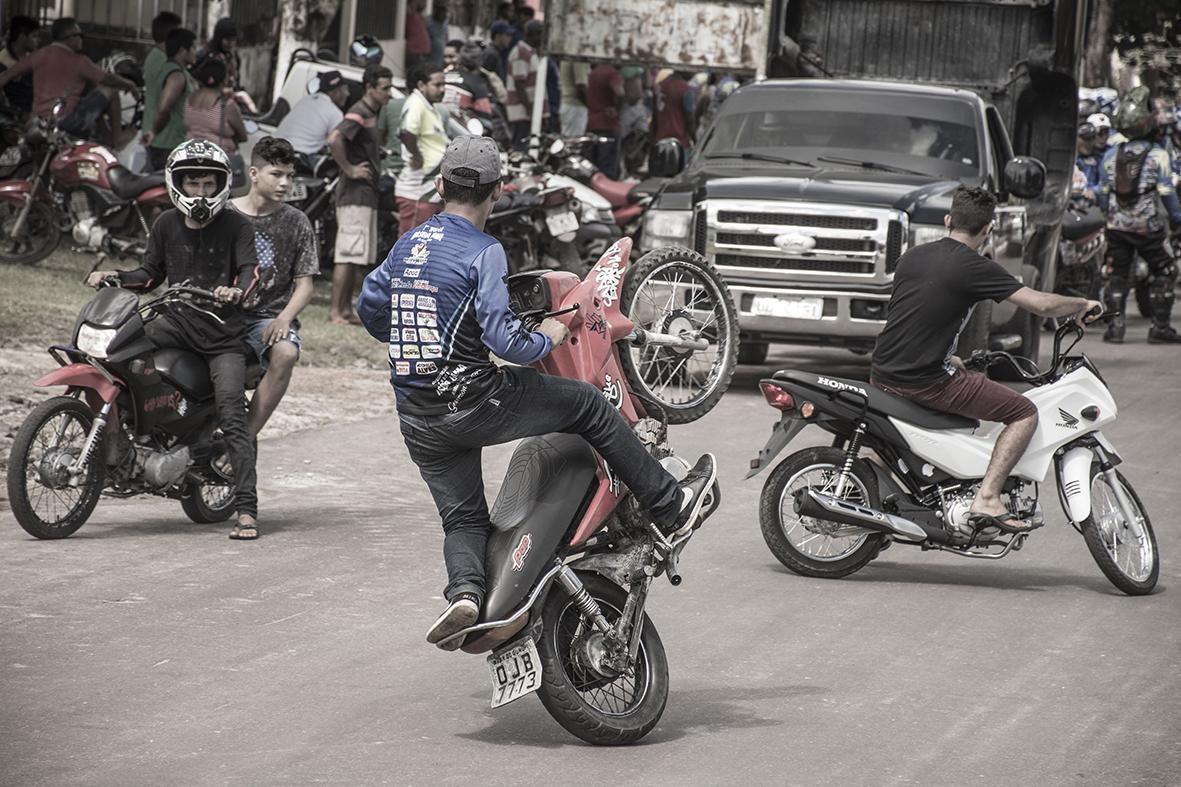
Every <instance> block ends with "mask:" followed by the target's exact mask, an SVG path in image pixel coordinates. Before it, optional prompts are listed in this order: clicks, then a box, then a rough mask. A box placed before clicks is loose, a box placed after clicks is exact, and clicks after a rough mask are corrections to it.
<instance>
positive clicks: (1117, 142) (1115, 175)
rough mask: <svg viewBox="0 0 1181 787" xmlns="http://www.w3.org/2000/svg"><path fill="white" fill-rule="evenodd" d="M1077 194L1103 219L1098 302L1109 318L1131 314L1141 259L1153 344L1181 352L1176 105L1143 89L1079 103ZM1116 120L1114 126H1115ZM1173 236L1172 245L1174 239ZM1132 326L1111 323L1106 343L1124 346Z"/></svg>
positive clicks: (1180, 139) (1180, 158)
mask: <svg viewBox="0 0 1181 787" xmlns="http://www.w3.org/2000/svg"><path fill="white" fill-rule="evenodd" d="M1079 114H1080V119H1081V120H1082V122H1081V123H1080V124H1079V128H1078V158H1077V159H1076V172H1075V184H1074V189H1073V191H1074V194H1075V198H1076V200H1077V201H1078V202H1079V203H1081V206H1082V207H1084V208H1085V207H1096V208H1098V209H1099V210H1100V211H1102V213H1103V215H1104V219H1105V223H1106V241H1107V254H1106V258H1105V259H1104V262H1103V267H1102V269H1101V271H1100V284H1101V289H1100V297H1101V298H1102V300H1103V302H1104V306H1105V307H1106V309H1107V310H1108V311H1112V312H1119V313H1120V314H1121V315H1122V314H1123V313H1124V312H1125V311H1126V308H1127V303H1128V294H1129V291H1130V290H1131V288H1132V286H1133V282H1132V269H1133V263H1134V261H1135V258H1136V257H1137V256H1139V257H1141V258H1142V259H1143V260H1144V261H1145V263H1147V265H1148V271H1149V278H1148V282H1147V289H1148V303H1149V307H1150V311H1151V314H1150V315H1149V316H1150V318H1151V321H1152V324H1151V327H1150V328H1149V329H1148V341H1149V342H1150V343H1153V344H1181V334H1178V332H1177V330H1176V329H1175V328H1174V327H1173V325H1172V314H1173V304H1174V300H1175V298H1176V296H1175V289H1176V280H1177V264H1176V261H1175V256H1174V251H1175V249H1174V248H1173V246H1174V244H1175V243H1176V242H1177V238H1178V237H1179V236H1181V201H1179V200H1178V197H1177V190H1176V189H1177V185H1178V183H1181V124H1179V123H1178V119H1177V116H1176V112H1175V109H1174V107H1173V105H1172V104H1171V103H1169V102H1167V101H1165V100H1163V99H1155V100H1154V99H1152V98H1151V96H1150V92H1149V89H1148V88H1147V87H1145V86H1138V87H1136V88H1133V89H1132V90H1131V91H1129V92H1128V93H1127V94H1125V95H1124V96H1122V97H1119V98H1118V99H1117V98H1116V97H1114V96H1110V97H1109V96H1104V97H1103V101H1102V103H1100V101H1097V100H1095V99H1092V98H1087V99H1084V100H1083V101H1081V102H1080V113H1079ZM1113 116H1114V121H1113V119H1112V118H1113ZM1170 235H1172V236H1173V239H1172V240H1171V239H1170ZM1126 333H1127V325H1126V322H1125V320H1124V319H1123V318H1122V316H1121V317H1119V318H1117V319H1114V320H1112V321H1111V322H1110V323H1109V325H1108V327H1107V331H1106V333H1105V334H1104V336H1103V339H1104V341H1107V342H1114V343H1122V342H1123V341H1124V339H1125V335H1126Z"/></svg>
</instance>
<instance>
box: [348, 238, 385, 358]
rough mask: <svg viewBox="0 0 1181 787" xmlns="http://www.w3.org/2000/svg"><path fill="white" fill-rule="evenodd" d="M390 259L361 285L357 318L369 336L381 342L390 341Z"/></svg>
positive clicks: (379, 266) (372, 272) (370, 274)
mask: <svg viewBox="0 0 1181 787" xmlns="http://www.w3.org/2000/svg"><path fill="white" fill-rule="evenodd" d="M390 265H391V263H390V258H389V257H387V258H386V260H385V262H383V263H382V264H381V265H378V266H377V267H376V268H374V269H373V270H372V271H370V273H369V275H368V276H366V277H365V281H364V282H362V283H361V294H360V295H358V296H357V304H356V306H357V316H358V317H360V318H361V324H362V325H364V326H365V330H367V331H369V335H370V336H372V337H373V338H374V339H377V340H378V341H379V342H382V343H384V344H388V343H389V341H390Z"/></svg>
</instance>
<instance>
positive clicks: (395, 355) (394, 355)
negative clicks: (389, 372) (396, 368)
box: [390, 344, 402, 361]
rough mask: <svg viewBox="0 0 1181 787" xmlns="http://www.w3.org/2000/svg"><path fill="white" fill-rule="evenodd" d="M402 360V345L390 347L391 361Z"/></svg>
mask: <svg viewBox="0 0 1181 787" xmlns="http://www.w3.org/2000/svg"><path fill="white" fill-rule="evenodd" d="M401 358H402V345H400V344H391V345H390V360H392V361H397V360H400V359H401Z"/></svg>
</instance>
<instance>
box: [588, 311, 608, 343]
mask: <svg viewBox="0 0 1181 787" xmlns="http://www.w3.org/2000/svg"><path fill="white" fill-rule="evenodd" d="M586 327H587V328H589V329H590V330H592V331H594V332H595V333H597V334H599V336H602V337H603V338H604V339H605V338H607V320H605V319H604V318H603V313H602V312H593V313H592V314H591V316H590V319H589V320H587V322H586Z"/></svg>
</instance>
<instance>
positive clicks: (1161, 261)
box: [1102, 230, 1177, 328]
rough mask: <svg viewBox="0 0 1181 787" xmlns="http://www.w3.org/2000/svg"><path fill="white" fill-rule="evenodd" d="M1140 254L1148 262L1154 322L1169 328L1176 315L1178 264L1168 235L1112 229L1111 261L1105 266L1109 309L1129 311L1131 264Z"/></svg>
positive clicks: (1109, 256) (1108, 258) (1150, 299)
mask: <svg viewBox="0 0 1181 787" xmlns="http://www.w3.org/2000/svg"><path fill="white" fill-rule="evenodd" d="M1137 254H1139V255H1140V256H1141V257H1143V258H1144V261H1145V262H1146V263H1148V269H1149V271H1150V273H1149V279H1148V298H1149V302H1150V303H1151V305H1152V324H1153V325H1155V326H1157V327H1161V328H1163V327H1165V326H1167V325H1168V324H1169V321H1170V320H1171V318H1172V315H1173V300H1174V298H1175V294H1174V291H1173V290H1174V287H1175V283H1176V281H1177V267H1176V263H1175V262H1174V261H1173V255H1172V253H1171V251H1170V249H1169V245H1168V241H1167V238H1166V236H1165V235H1164V234H1160V235H1135V234H1133V233H1130V232H1120V231H1119V230H1108V232H1107V260H1106V264H1105V265H1104V266H1103V276H1102V280H1103V302H1104V306H1105V308H1107V309H1108V310H1109V311H1120V312H1125V313H1126V311H1127V309H1126V302H1127V295H1128V288H1129V287H1130V286H1131V284H1132V282H1131V275H1130V273H1131V267H1132V262H1133V261H1134V260H1135V258H1136V255H1137Z"/></svg>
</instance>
